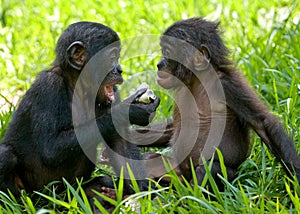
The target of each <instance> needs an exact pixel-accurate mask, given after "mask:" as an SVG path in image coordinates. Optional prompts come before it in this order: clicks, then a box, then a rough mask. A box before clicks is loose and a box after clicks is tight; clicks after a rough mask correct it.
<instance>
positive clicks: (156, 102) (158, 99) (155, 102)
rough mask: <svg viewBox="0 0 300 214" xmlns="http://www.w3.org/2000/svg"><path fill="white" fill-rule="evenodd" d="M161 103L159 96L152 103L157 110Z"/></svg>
mask: <svg viewBox="0 0 300 214" xmlns="http://www.w3.org/2000/svg"><path fill="white" fill-rule="evenodd" d="M159 104H160V98H159V97H156V98H155V100H154V101H153V103H152V105H153V108H154V109H153V110H154V111H155V110H156V109H157V107H158V106H159Z"/></svg>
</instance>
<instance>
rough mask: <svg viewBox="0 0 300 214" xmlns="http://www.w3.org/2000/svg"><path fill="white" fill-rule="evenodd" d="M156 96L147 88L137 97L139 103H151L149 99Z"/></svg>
mask: <svg viewBox="0 0 300 214" xmlns="http://www.w3.org/2000/svg"><path fill="white" fill-rule="evenodd" d="M155 98H156V96H155V94H154V92H153V91H152V90H151V89H147V91H146V92H145V93H144V94H142V96H140V98H139V102H140V103H146V104H148V103H151V101H153V100H155Z"/></svg>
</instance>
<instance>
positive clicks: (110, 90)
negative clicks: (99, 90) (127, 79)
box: [104, 81, 123, 103]
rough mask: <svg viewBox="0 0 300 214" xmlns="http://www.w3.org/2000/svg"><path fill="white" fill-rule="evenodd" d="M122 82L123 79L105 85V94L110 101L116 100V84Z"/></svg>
mask: <svg viewBox="0 0 300 214" xmlns="http://www.w3.org/2000/svg"><path fill="white" fill-rule="evenodd" d="M122 82H123V81H116V82H114V83H110V84H107V85H105V86H104V94H105V96H106V98H107V100H108V101H109V102H111V103H113V102H115V92H114V86H115V85H117V84H122Z"/></svg>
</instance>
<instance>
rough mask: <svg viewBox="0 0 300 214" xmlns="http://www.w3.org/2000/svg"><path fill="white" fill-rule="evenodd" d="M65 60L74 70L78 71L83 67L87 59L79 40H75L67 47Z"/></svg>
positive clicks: (84, 49)
mask: <svg viewBox="0 0 300 214" xmlns="http://www.w3.org/2000/svg"><path fill="white" fill-rule="evenodd" d="M67 60H68V63H69V64H70V65H71V66H72V67H73V68H75V69H76V70H79V71H80V70H81V69H82V68H83V66H84V65H85V63H86V60H87V53H86V48H85V47H84V45H83V43H82V42H81V41H75V42H73V43H72V44H71V45H70V46H69V47H68V48H67Z"/></svg>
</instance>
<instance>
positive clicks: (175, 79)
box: [157, 35, 192, 89]
mask: <svg viewBox="0 0 300 214" xmlns="http://www.w3.org/2000/svg"><path fill="white" fill-rule="evenodd" d="M160 46H161V51H162V58H161V60H160V61H159V62H158V64H157V68H158V71H157V82H158V84H159V85H160V86H162V87H163V88H166V89H170V88H177V87H180V86H183V85H189V84H190V81H191V77H192V72H191V71H190V70H189V69H187V68H186V67H185V66H184V65H190V64H191V63H192V62H189V58H190V57H189V56H190V54H189V48H188V47H189V46H190V45H189V44H188V43H187V42H186V41H184V40H181V39H177V38H176V37H174V36H168V35H163V36H162V37H161V41H160Z"/></svg>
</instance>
